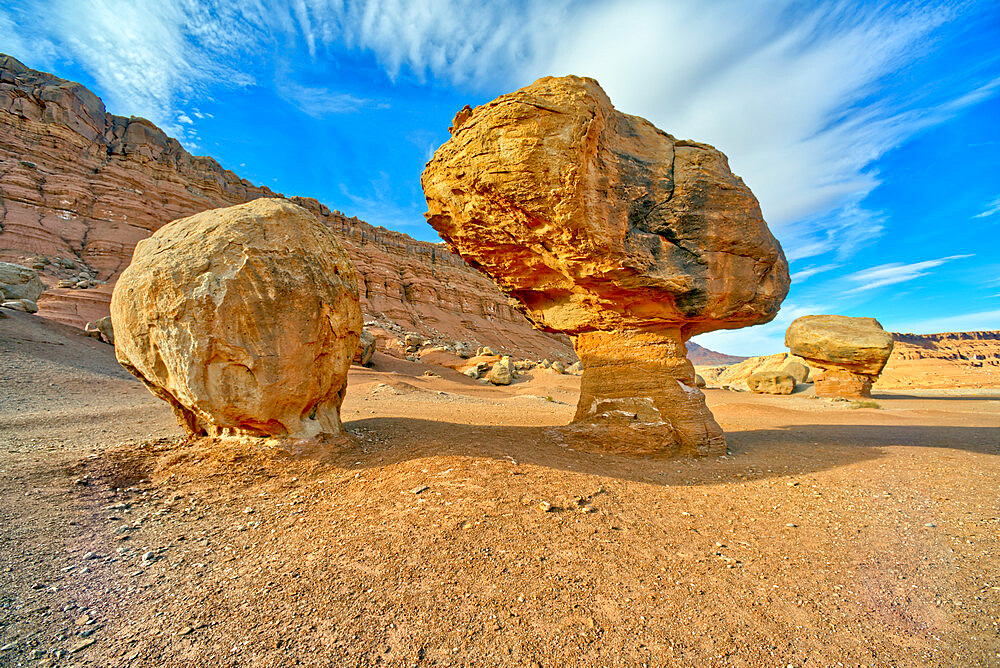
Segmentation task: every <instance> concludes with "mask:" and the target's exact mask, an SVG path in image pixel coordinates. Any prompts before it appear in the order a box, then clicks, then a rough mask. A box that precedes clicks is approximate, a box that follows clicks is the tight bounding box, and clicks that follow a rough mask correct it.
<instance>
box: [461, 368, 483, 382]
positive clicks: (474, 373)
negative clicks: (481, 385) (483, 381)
mask: <svg viewBox="0 0 1000 668" xmlns="http://www.w3.org/2000/svg"><path fill="white" fill-rule="evenodd" d="M462 373H464V374H465V375H466V376H468V377H469V378H472V379H473V380H478V379H479V367H470V368H468V369H466V370H465V371H463V372H462Z"/></svg>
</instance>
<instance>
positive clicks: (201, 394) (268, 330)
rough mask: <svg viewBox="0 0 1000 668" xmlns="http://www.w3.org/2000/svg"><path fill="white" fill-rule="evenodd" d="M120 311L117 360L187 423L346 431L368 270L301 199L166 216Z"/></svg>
mask: <svg viewBox="0 0 1000 668" xmlns="http://www.w3.org/2000/svg"><path fill="white" fill-rule="evenodd" d="M111 314H112V318H113V320H114V330H115V336H116V342H115V343H116V345H115V352H116V355H117V357H118V361H119V362H121V364H122V365H123V366H124V367H125V368H126V369H128V370H129V371H131V372H132V373H133V374H134V375H135V376H137V377H138V378H139V379H140V380H142V381H143V382H144V383H145V384H146V386H147V387H148V388H149V389H150V391H151V392H153V394H155V395H156V396H158V397H160V398H161V399H163V400H165V401H166V402H167V403H169V404H170V405H171V407H173V409H174V413H175V415H176V416H177V418H178V422H180V424H181V426H182V427H184V428H185V430H187V432H188V433H189V434H191V435H202V434H206V435H211V436H218V435H224V434H251V435H290V436H294V437H301V438H305V437H312V436H315V435H317V434H320V433H330V434H338V433H341V431H342V429H343V428H342V426H341V422H340V405H341V403H342V402H343V399H344V393H345V391H346V387H347V370H348V367H349V365H350V363H351V360H352V359H353V358H354V353H355V351H356V350H357V347H358V340H359V338H360V334H361V310H360V308H359V304H358V283H357V275H356V273H355V270H354V267H353V265H352V264H351V261H350V259H349V258H348V257H347V255H346V254H345V253H344V250H343V249H342V248H341V246H340V244H339V243H338V242H337V239H336V237H334V235H333V233H332V232H330V230H329V228H327V227H326V226H324V225H322V224H321V223H320V222H319V221H318V220H316V218H315V217H314V216H313V215H312V214H311V213H309V212H308V211H306V210H305V209H303V208H302V207H299V206H297V205H295V204H292V203H291V202H288V201H286V200H280V199H258V200H255V201H253V202H250V203H248V204H241V205H238V206H233V207H229V208H225V209H214V210H210V211H205V212H203V213H200V214H197V215H195V216H191V217H190V218H182V219H180V220H176V221H174V222H172V223H170V224H168V225H165V226H164V227H162V228H160V229H159V230H158V231H157V232H156V233H155V234H153V236H151V237H150V238H148V239H146V240H144V241H141V242H139V244H138V246H137V247H136V251H135V255H134V256H133V259H132V264H131V265H129V267H128V268H127V269H126V270H125V271H124V272H123V273H122V275H121V278H119V280H118V283H117V285H116V286H115V289H114V294H113V296H112V300H111Z"/></svg>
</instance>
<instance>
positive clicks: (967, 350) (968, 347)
mask: <svg viewBox="0 0 1000 668" xmlns="http://www.w3.org/2000/svg"><path fill="white" fill-rule="evenodd" d="M892 338H893V339H894V340H895V342H896V345H895V348H894V349H893V352H892V355H893V357H898V358H899V359H904V360H919V359H941V360H952V361H956V362H967V363H970V364H973V365H975V366H981V365H986V366H1000V330H994V331H985V332H945V333H943V334H898V333H895V332H893V334H892ZM977 362H978V363H980V364H976V363H977Z"/></svg>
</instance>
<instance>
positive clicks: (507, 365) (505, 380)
mask: <svg viewBox="0 0 1000 668" xmlns="http://www.w3.org/2000/svg"><path fill="white" fill-rule="evenodd" d="M487 378H488V380H489V381H490V382H491V383H493V384H494V385H510V384H511V382H513V380H514V367H513V365H512V364H511V361H510V358H509V357H507V356H504V357H503V359H501V360H500V361H499V362H497V363H496V364H494V365H493V368H492V369H490V373H489V376H487Z"/></svg>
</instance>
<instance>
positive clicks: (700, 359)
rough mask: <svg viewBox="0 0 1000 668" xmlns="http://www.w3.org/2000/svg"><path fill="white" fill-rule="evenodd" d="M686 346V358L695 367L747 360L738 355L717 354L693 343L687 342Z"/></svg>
mask: <svg viewBox="0 0 1000 668" xmlns="http://www.w3.org/2000/svg"><path fill="white" fill-rule="evenodd" d="M686 346H687V358H688V359H689V360H691V364H694V365H695V366H716V365H723V364H737V363H739V362H742V361H743V360H746V359H749V358H747V357H740V356H739V355H727V354H725V353H718V352H716V351H714V350H711V349H709V348H706V347H705V346H700V345H698V344H697V343H695V342H694V341H688V342H687V344H686Z"/></svg>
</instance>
